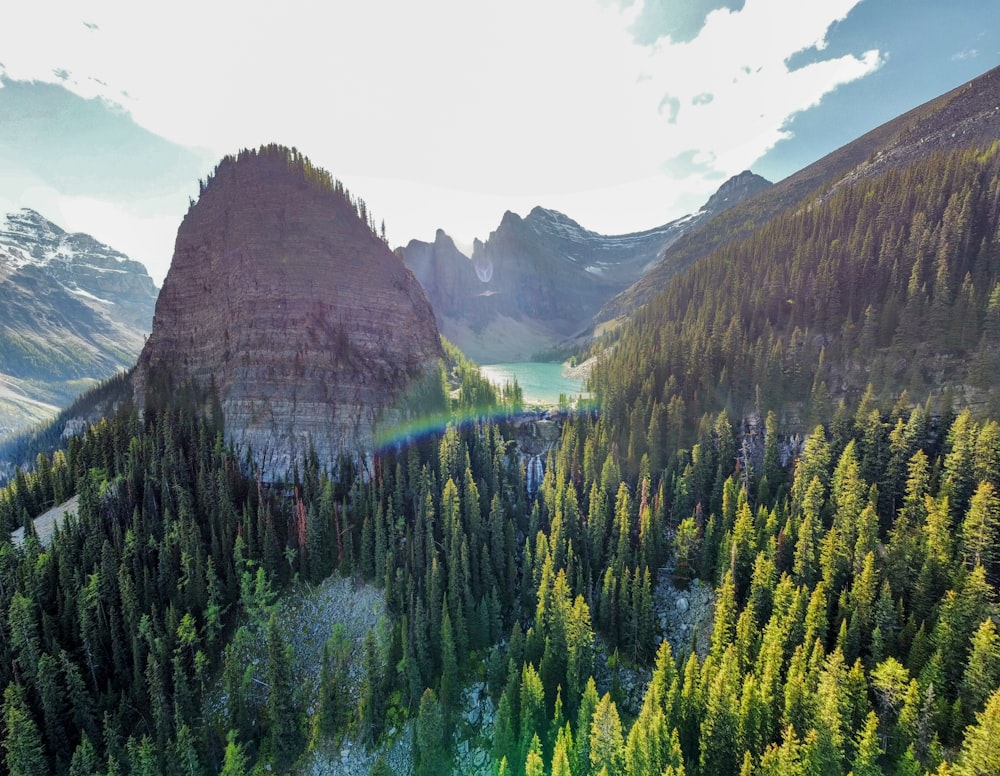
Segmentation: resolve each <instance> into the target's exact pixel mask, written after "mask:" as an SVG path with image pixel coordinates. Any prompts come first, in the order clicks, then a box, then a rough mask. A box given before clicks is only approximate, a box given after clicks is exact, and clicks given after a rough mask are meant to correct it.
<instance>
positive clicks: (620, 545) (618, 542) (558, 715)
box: [0, 145, 1000, 776]
mask: <svg viewBox="0 0 1000 776" xmlns="http://www.w3.org/2000/svg"><path fill="white" fill-rule="evenodd" d="M998 203H1000V146H998V145H994V146H993V147H992V148H988V149H978V150H966V151H955V152H951V153H941V154H938V155H935V156H931V157H929V158H927V159H926V160H924V161H922V162H919V163H916V164H913V165H910V166H908V167H906V168H904V169H902V170H888V171H886V172H885V173H883V174H882V175H881V176H879V177H874V178H871V179H867V180H864V181H860V182H857V183H855V184H854V185H851V186H844V187H842V188H841V189H839V190H837V191H835V192H833V193H831V194H829V195H828V196H825V197H822V198H821V197H819V196H817V197H816V198H813V199H810V200H809V201H808V203H806V204H804V205H803V206H802V207H801V208H799V209H798V210H797V211H796V212H794V213H789V214H787V215H784V216H780V217H779V218H777V219H775V220H774V221H773V222H771V223H770V224H768V225H767V226H765V227H763V228H761V229H760V230H758V231H757V232H755V233H754V235H753V236H752V237H751V238H750V239H749V240H748V241H746V242H741V243H738V244H733V245H730V246H727V247H724V248H721V249H719V250H718V251H717V252H716V253H714V254H712V255H711V256H709V257H708V258H706V259H705V260H704V261H702V262H699V263H698V264H696V265H695V266H694V267H692V268H691V269H690V270H689V271H688V272H687V273H685V274H684V275H681V276H679V277H678V278H677V279H676V280H675V281H674V282H673V283H671V285H670V286H668V288H667V289H665V290H664V292H663V293H662V295H661V296H660V297H658V298H657V299H655V300H654V301H653V302H651V303H650V304H649V305H648V306H647V307H645V308H643V309H642V310H641V311H640V312H639V313H638V314H637V315H636V316H635V317H634V318H633V319H631V320H630V321H629V322H627V323H626V324H624V325H623V326H622V327H621V328H620V329H619V330H618V331H617V332H615V333H614V334H613V335H612V338H611V339H609V340H604V341H601V342H598V343H597V344H595V346H594V348H595V352H597V351H598V350H599V352H600V353H601V355H600V357H599V360H598V364H597V366H596V367H595V369H594V372H593V375H592V378H591V388H592V390H593V392H594V395H595V397H596V400H595V405H594V406H593V407H588V408H581V409H580V410H579V411H578V412H576V413H571V414H569V415H568V416H567V417H566V418H565V419H564V420H562V429H561V439H560V442H559V444H558V446H557V448H556V449H555V450H554V451H553V452H552V453H551V454H550V455H549V456H548V460H547V461H546V465H545V474H544V478H543V480H542V482H541V483H540V485H539V486H538V487H537V489H535V490H534V492H529V491H528V483H527V480H526V473H525V467H524V462H523V459H522V457H520V456H519V455H518V451H517V441H516V428H515V423H514V420H515V409H514V407H513V402H510V403H507V400H506V399H505V397H503V396H499V397H498V396H497V394H496V392H495V391H494V390H493V389H492V388H491V387H490V386H489V385H488V384H487V383H486V382H485V381H484V380H483V379H482V378H481V377H479V376H478V374H477V373H476V371H475V370H474V369H473V368H471V367H470V366H469V365H467V364H463V363H450V364H447V365H443V367H442V372H443V375H442V377H443V379H442V381H441V382H442V385H441V390H440V392H439V395H438V396H436V397H435V399H434V403H437V404H438V405H441V404H446V403H450V409H451V410H453V411H454V416H455V418H461V419H462V421H461V422H457V421H455V422H452V423H449V424H447V425H446V426H445V427H443V428H442V429H441V430H439V431H437V432H435V433H433V434H430V435H425V436H422V437H419V438H415V439H413V440H411V441H410V442H409V443H406V444H404V443H395V444H393V445H391V446H387V447H386V448H384V449H382V450H381V451H379V452H378V454H377V455H376V456H375V458H374V464H373V466H372V467H371V468H370V469H369V470H365V471H363V472H362V471H354V469H353V467H352V465H351V463H350V462H348V461H344V462H341V463H339V464H338V465H337V466H335V467H334V466H331V465H329V463H325V462H324V463H321V462H320V461H318V460H316V459H315V457H307V458H306V459H305V460H303V461H301V462H300V463H299V465H298V466H297V467H296V469H295V471H293V472H291V473H290V474H289V477H288V479H287V481H284V482H279V483H264V482H262V481H261V479H260V478H259V476H258V475H257V473H256V472H255V471H254V469H253V466H252V464H251V460H252V458H251V457H250V456H248V455H244V454H239V453H235V452H233V451H232V450H231V449H230V448H229V447H227V445H226V437H225V429H224V426H223V420H222V417H221V411H220V409H219V405H218V402H217V400H216V398H215V396H214V393H213V389H212V387H211V386H207V387H203V388H199V387H198V386H194V385H189V386H171V385H169V384H166V383H165V384H163V385H160V386H158V387H156V388H154V389H153V390H152V392H151V395H150V396H149V397H147V400H146V404H145V407H144V411H143V413H142V414H141V416H140V414H139V412H138V411H137V409H136V408H135V407H134V406H133V405H132V404H131V402H128V401H125V402H122V403H121V406H120V407H119V409H118V411H117V412H116V413H115V414H114V415H113V416H112V417H109V418H107V419H106V420H104V421H101V422H100V423H98V424H96V425H94V426H92V427H91V428H90V429H89V430H88V431H86V433H84V434H83V435H82V436H79V437H75V438H73V439H71V440H70V442H69V445H68V447H67V448H66V449H65V450H61V451H58V452H55V453H54V454H53V455H51V456H47V455H41V456H40V457H38V459H37V464H36V466H35V468H34V469H33V470H32V471H30V472H27V471H21V470H19V471H18V472H17V473H16V475H15V477H14V479H13V481H12V482H11V484H10V485H8V487H7V488H6V489H5V490H4V491H3V492H2V493H0V526H2V528H3V530H4V532H5V534H6V532H8V531H9V530H11V529H13V528H15V527H17V526H28V527H29V528H28V530H27V536H26V539H25V541H24V543H23V546H20V547H16V546H15V545H13V544H11V543H9V542H3V543H2V544H0V611H2V613H3V618H2V622H0V633H2V638H0V651H2V655H0V657H2V659H0V672H2V673H0V677H2V678H0V683H2V685H3V687H4V688H5V689H4V691H3V705H2V723H0V724H2V731H0V743H2V752H3V762H4V766H5V768H6V771H7V772H8V773H10V774H35V773H60V774H73V775H74V776H76V775H77V774H91V773H100V774H109V775H110V774H147V773H150V774H152V773H156V774H159V773H168V774H178V776H179V775H180V774H184V775H185V776H187V774H201V773H218V772H222V773H226V774H242V773H251V772H254V771H255V770H260V771H261V772H262V771H263V769H264V768H265V767H267V768H270V769H271V770H272V771H276V772H286V771H292V772H294V771H295V768H296V764H297V763H299V762H301V759H300V758H302V756H303V755H304V753H306V752H307V751H308V750H309V749H311V748H317V747H323V746H324V745H326V743H327V742H328V741H332V740H335V739H338V738H339V737H341V736H344V735H349V736H354V737H356V738H358V739H360V740H362V741H364V742H365V743H366V745H368V746H370V747H377V746H378V745H379V743H380V742H381V741H383V740H384V739H385V738H386V737H388V736H390V735H393V733H392V732H391V731H392V730H394V729H396V728H397V727H398V726H400V725H402V724H403V723H405V724H406V725H409V726H410V727H408V728H406V729H407V730H410V731H411V732H412V735H413V742H414V743H413V772H414V773H418V774H437V773H442V772H447V771H448V769H449V768H450V767H451V761H452V757H453V747H452V737H451V734H452V731H453V730H454V729H455V726H456V725H457V723H458V717H459V712H460V703H461V700H460V699H461V694H462V688H463V686H464V685H465V684H466V683H467V682H469V681H471V680H473V679H482V680H483V681H485V683H486V685H487V687H488V689H489V692H490V694H491V697H492V698H493V700H494V703H495V707H496V715H495V721H494V726H493V730H492V733H491V734H490V738H491V744H492V751H491V757H492V769H493V772H494V773H496V774H510V775H513V774H524V776H540V775H542V774H551V775H552V776H566V775H567V774H573V776H587V775H588V774H590V775H592V776H601V775H602V774H607V776H611V775H612V774H628V776H639V775H642V776H647V775H648V776H666V775H667V774H670V775H671V776H677V775H678V774H689V775H691V776H709V775H711V774H741V776H742V774H747V775H749V774H782V775H784V774H803V776H804V775H805V774H810V775H811V774H847V773H853V774H855V776H862V774H864V776H874V775H876V774H886V775H887V776H889V775H892V774H900V775H908V774H925V773H934V774H951V773H954V774H957V775H964V774H988V773H997V772H1000V744H998V741H1000V634H998V622H1000V611H998V608H997V600H998V597H997V585H998V584H1000V493H998V490H1000V422H998V421H1000V416H998V415H997V409H998V404H997V393H996V390H997V389H996V386H995V380H996V375H997V373H998V370H997V366H998V360H997V359H998V358H1000V339H998V336H997V335H998V331H1000V328H998V327H1000V206H998ZM450 357H451V358H452V359H453V360H458V358H459V357H458V356H457V355H455V354H454V353H452V354H451V356H450ZM448 374H450V375H452V376H456V375H457V378H456V379H457V380H458V381H459V382H460V385H459V386H458V390H454V391H450V390H449V386H448V385H447V380H446V377H447V375H448ZM513 393H514V394H516V392H513ZM469 418H472V419H471V420H470V419H469ZM73 495H75V496H77V497H78V498H79V506H78V510H77V513H76V514H77V516H76V517H75V518H72V519H70V520H68V521H67V522H65V523H64V524H63V525H62V526H61V527H60V528H59V529H58V530H57V532H56V534H55V535H54V537H53V538H52V540H51V542H50V543H48V544H47V545H43V544H42V542H41V541H40V540H39V539H38V538H37V537H35V536H34V535H33V534H32V532H31V530H30V524H31V523H30V518H32V517H34V516H35V515H37V514H39V513H41V512H42V511H44V509H46V508H47V507H48V506H50V505H51V504H53V503H61V502H62V501H64V500H65V499H67V498H68V497H70V496H73ZM661 569H666V571H667V572H668V573H669V576H670V577H671V578H672V580H673V584H674V585H676V586H679V587H682V588H683V587H684V586H685V585H688V584H691V582H692V580H694V579H695V578H697V579H699V580H702V581H703V582H707V583H708V584H710V585H711V586H712V587H713V588H714V589H715V604H714V613H713V618H712V623H713V624H712V627H711V638H710V640H709V641H708V643H691V644H690V645H687V646H685V647H684V648H683V649H679V650H677V651H674V650H673V649H672V648H671V647H670V645H669V642H668V641H667V640H664V639H663V638H662V634H660V633H659V627H658V623H657V621H656V618H655V616H654V609H653V597H654V587H655V585H656V584H657V580H658V578H659V577H660V571H661ZM331 574H340V575H345V576H349V577H352V578H354V579H356V580H357V581H358V583H359V584H369V585H374V586H377V587H378V588H380V589H381V591H382V592H383V594H384V596H385V599H386V604H387V606H388V608H389V610H390V612H391V613H392V617H391V618H390V626H389V628H388V629H387V630H386V631H385V632H384V633H382V634H381V635H379V636H376V635H375V634H372V636H371V637H370V638H369V639H368V640H367V641H366V643H365V645H364V649H363V650H362V652H363V654H361V655H359V656H357V658H358V659H359V660H360V661H362V663H363V670H364V681H363V691H362V695H361V698H360V702H359V703H358V704H356V705H352V706H349V707H348V706H345V700H344V694H343V693H342V692H339V691H338V690H339V687H340V683H342V682H343V681H344V672H345V671H346V668H345V665H344V659H343V658H344V655H343V652H344V650H343V648H342V645H341V646H340V647H338V645H337V644H330V645H329V649H328V654H327V659H326V660H325V661H324V663H323V671H322V676H321V678H320V680H319V700H318V703H316V704H310V705H309V706H306V705H305V704H304V703H303V702H302V699H301V697H300V696H299V695H298V694H297V693H296V686H297V682H298V679H297V677H295V676H294V675H293V674H292V671H291V668H290V665H291V655H290V647H289V645H288V644H287V643H285V642H284V641H283V638H282V634H281V633H280V632H279V630H278V628H277V626H276V621H275V618H274V616H273V606H274V602H275V600H276V599H277V597H278V596H280V595H281V594H282V593H283V591H285V590H287V589H288V588H289V586H290V585H292V584H293V582H294V583H296V584H309V583H316V582H319V581H321V580H323V579H324V578H326V577H328V576H329V575H331ZM252 623H257V627H259V629H260V631H261V633H262V634H263V639H264V644H265V649H264V650H263V651H262V652H261V654H260V661H259V664H258V665H256V666H247V665H244V664H243V663H242V662H241V661H240V659H239V655H238V650H237V649H236V648H235V647H234V646H233V645H234V644H235V643H236V642H237V641H238V640H239V639H240V638H241V635H240V634H241V633H242V634H245V633H246V629H247V628H248V627H250V624H252ZM625 672H632V673H633V674H635V675H639V676H643V677H646V678H648V682H646V684H645V690H644V692H643V694H642V696H641V701H640V702H639V703H631V702H629V700H628V698H627V697H626V695H625V693H624V692H623V690H622V686H621V685H622V683H621V681H619V678H620V677H621V675H622V674H623V673H625ZM220 688H221V691H220ZM210 699H214V700H213V701H212V703H214V704H215V705H214V706H212V703H210ZM210 706H211V708H210ZM390 721H391V723H390ZM400 734H401V733H400V732H399V730H396V732H395V735H400ZM383 766H384V763H382V764H379V765H377V766H376V769H378V768H381V767H383Z"/></svg>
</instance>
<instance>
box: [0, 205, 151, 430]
mask: <svg viewBox="0 0 1000 776" xmlns="http://www.w3.org/2000/svg"><path fill="white" fill-rule="evenodd" d="M157 290H158V289H157V288H156V286H155V285H154V283H153V280H152V278H150V276H149V274H148V273H147V272H146V268H145V267H144V266H143V265H142V264H140V263H139V262H137V261H134V260H132V259H130V258H129V257H128V256H126V255H124V254H123V253H121V252H119V251H116V250H114V249H113V248H111V247H109V246H107V245H105V244H103V243H101V242H99V241H98V240H96V239H94V238H93V237H91V236H90V235H87V234H81V233H68V232H66V231H65V230H63V229H62V228H61V227H59V226H57V225H56V224H54V223H53V222H51V221H49V220H48V219H46V218H45V217H44V216H42V215H41V214H39V213H37V212H35V211H34V210H28V209H24V210H20V211H18V212H16V213H11V214H8V215H7V216H6V217H5V218H4V219H3V220H2V221H0V437H3V436H5V435H9V434H11V433H15V432H18V431H21V430H24V429H25V428H27V427H28V426H30V425H32V424H34V423H38V422H41V421H43V420H47V419H50V418H51V417H53V416H54V415H55V413H56V412H57V411H58V408H59V407H61V406H64V405H66V404H68V403H69V402H70V401H71V400H72V399H73V398H74V397H75V396H77V395H79V394H80V393H81V392H83V391H85V390H86V389H87V388H90V387H92V386H94V385H95V384H96V383H97V382H99V381H101V380H104V379H106V378H108V377H110V376H111V375H113V374H115V373H116V372H118V371H120V370H124V369H129V368H131V366H132V365H133V364H134V363H135V358H136V356H137V355H138V354H139V351H140V350H141V348H142V344H143V341H144V339H145V337H146V335H147V334H148V333H149V330H150V325H151V323H152V318H153V306H154V304H155V303H156V296H157Z"/></svg>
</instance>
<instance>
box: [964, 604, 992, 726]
mask: <svg viewBox="0 0 1000 776" xmlns="http://www.w3.org/2000/svg"><path fill="white" fill-rule="evenodd" d="M997 687H1000V635H998V634H997V627H996V624H995V623H994V621H993V618H992V617H988V618H987V619H985V620H983V622H982V623H981V624H980V625H979V628H978V629H977V630H976V632H975V634H974V635H973V636H972V649H971V651H970V652H969V660H968V662H967V663H966V666H965V673H964V675H963V676H962V685H961V697H962V708H963V709H965V712H966V714H968V715H969V717H970V719H971V716H972V714H973V713H974V712H978V711H980V710H981V709H982V708H983V706H984V705H985V703H986V700H987V698H989V696H990V693H992V692H993V691H994V690H995V689H996V688H997Z"/></svg>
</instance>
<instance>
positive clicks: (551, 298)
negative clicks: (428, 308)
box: [401, 171, 770, 363]
mask: <svg viewBox="0 0 1000 776" xmlns="http://www.w3.org/2000/svg"><path fill="white" fill-rule="evenodd" d="M769 185H770V184H769V182H768V181H766V180H764V179H763V178H761V177H760V176H758V175H756V174H754V173H752V172H750V171H744V172H743V173H740V174H739V175H737V176H733V177H732V178H731V179H730V180H728V181H726V182H725V183H724V184H723V185H722V186H721V187H720V188H719V190H718V191H717V192H716V193H715V194H714V195H713V197H712V198H711V199H709V200H708V202H706V203H705V205H704V206H703V207H702V208H701V209H700V210H698V211H697V212H695V213H691V214H687V215H684V216H681V217H680V218H677V219H674V220H672V221H669V222H667V223H665V224H662V225H660V226H655V227H652V228H650V229H646V230H643V231H638V232H630V233H627V234H621V235H602V234H599V233H598V232H595V231H593V230H590V229H587V228H585V227H583V226H582V225H581V224H579V223H578V222H577V221H575V220H574V219H573V218H571V217H570V216H568V215H566V214H564V213H561V212H559V211H557V210H553V209H550V208H545V207H542V206H535V207H534V208H532V209H531V211H530V212H529V213H528V215H527V216H524V217H521V216H520V215H518V214H517V213H514V212H513V211H509V210H508V211H507V212H505V213H504V215H503V217H502V218H501V220H500V224H499V226H498V227H497V228H496V229H495V230H494V231H493V232H491V233H490V235H489V237H488V238H487V239H486V240H485V241H482V240H478V239H477V240H476V241H475V242H474V244H473V250H472V256H471V257H469V256H466V255H465V254H463V253H462V252H461V251H459V250H458V249H457V248H456V247H455V245H454V241H453V240H451V238H449V237H447V235H445V234H444V232H442V231H441V230H438V233H437V235H436V236H435V241H434V243H424V242H421V241H418V240H411V241H410V242H409V243H408V244H407V246H406V247H405V248H403V249H401V252H402V255H403V256H404V260H405V261H406V263H407V266H409V267H410V269H412V270H413V272H414V274H415V275H416V277H417V279H418V280H419V281H420V282H421V285H422V286H423V287H424V290H425V292H426V293H427V295H428V297H429V298H430V300H431V304H432V307H433V308H434V311H435V315H436V317H437V320H438V325H439V327H440V328H441V330H442V332H443V333H444V335H445V336H446V337H447V338H448V339H449V340H451V341H453V342H455V344H457V345H458V346H459V347H460V348H461V349H462V350H463V351H464V352H466V353H467V354H468V355H469V356H470V357H471V358H473V359H475V360H478V361H480V362H483V363H488V362H491V361H513V360H526V359H528V358H530V357H531V356H532V355H534V354H536V353H538V352H540V351H546V350H551V349H552V348H554V347H557V346H560V345H564V344H565V343H567V342H573V341H576V340H578V339H579V338H580V337H585V336H587V333H588V330H589V329H590V327H591V320H592V317H593V315H594V314H595V313H596V312H597V310H598V309H600V307H601V306H602V305H603V304H604V303H605V302H606V301H607V300H608V299H609V298H611V296H612V295H613V294H615V293H616V292H618V291H621V290H623V289H625V288H626V287H627V286H628V285H629V284H631V283H632V282H634V281H635V280H637V279H638V278H640V277H642V276H643V274H645V273H646V272H647V271H648V270H649V269H650V268H651V267H652V266H655V264H656V262H657V261H658V260H659V259H660V258H661V256H662V254H663V252H664V251H665V250H666V249H667V248H668V247H669V246H670V245H671V244H673V243H674V242H675V241H676V240H677V239H679V238H680V237H681V236H682V235H683V234H685V233H686V232H687V231H688V230H690V229H692V228H694V227H696V226H697V224H698V223H700V222H702V221H703V220H705V219H708V218H712V217H713V216H714V215H716V214H717V213H719V212H722V211H723V210H725V209H726V208H728V207H731V206H732V205H733V204H735V203H736V202H738V201H740V200H741V199H743V198H744V197H746V196H749V195H750V194H751V193H753V192H754V191H757V190H760V189H761V188H766V187H767V186H769Z"/></svg>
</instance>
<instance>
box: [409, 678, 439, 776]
mask: <svg viewBox="0 0 1000 776" xmlns="http://www.w3.org/2000/svg"><path fill="white" fill-rule="evenodd" d="M413 743H414V747H413V749H414V773H415V774H417V776H421V775H422V774H427V775H428V776H432V775H433V774H438V773H442V772H443V771H444V769H445V767H446V765H447V762H448V752H447V741H446V738H445V724H444V713H443V712H442V709H441V704H440V703H439V702H438V699H437V695H435V694H434V691H433V690H431V689H426V690H424V694H423V695H422V696H421V697H420V709H419V711H418V712H417V723H416V727H415V729H414V739H413Z"/></svg>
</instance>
